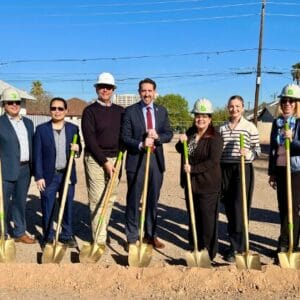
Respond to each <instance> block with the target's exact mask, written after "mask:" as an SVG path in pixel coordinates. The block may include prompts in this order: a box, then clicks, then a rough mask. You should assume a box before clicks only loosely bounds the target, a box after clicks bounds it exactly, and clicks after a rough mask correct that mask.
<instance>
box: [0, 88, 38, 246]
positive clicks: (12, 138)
mask: <svg viewBox="0 0 300 300" xmlns="http://www.w3.org/2000/svg"><path fill="white" fill-rule="evenodd" d="M1 102H2V106H3V108H4V111H5V113H4V114H3V115H2V116H1V117H0V156H1V163H2V177H3V198H4V209H5V219H6V220H5V221H6V226H5V234H6V235H7V234H12V235H13V237H14V238H15V241H16V242H22V243H25V244H33V243H35V240H34V239H33V238H31V237H30V236H28V235H27V234H26V216H25V209H26V199H27V192H28V188H29V184H30V177H31V162H32V138H33V131H34V129H33V123H32V121H31V120H29V119H27V118H25V117H21V116H20V110H21V97H20V95H19V93H18V92H17V91H16V90H15V89H13V88H6V89H4V90H3V92H2V95H1ZM8 216H11V220H10V219H9V218H8ZM10 221H13V223H14V226H13V228H11V227H10Z"/></svg>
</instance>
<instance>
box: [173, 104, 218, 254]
mask: <svg viewBox="0 0 300 300" xmlns="http://www.w3.org/2000/svg"><path fill="white" fill-rule="evenodd" d="M192 113H193V114H194V124H193V126H192V127H190V128H189V129H188V130H187V132H186V134H182V135H181V136H180V138H179V141H178V143H177V144H176V150H177V151H178V152H179V153H181V154H182V168H181V186H182V187H183V188H184V189H185V196H186V200H187V195H188V192H187V184H186V174H185V173H190V175H191V183H192V193H193V201H194V208H195V219H196V229H197V237H198V249H199V250H202V249H207V250H208V253H209V255H210V258H211V259H213V258H214V257H215V255H216V253H217V221H218V206H219V205H218V204H219V192H220V189H221V168H220V159H221V155H222V150H223V141H222V138H221V136H220V134H219V133H218V132H217V131H216V130H215V129H214V127H213V125H212V118H211V116H212V113H213V109H212V105H211V102H210V101H209V100H207V99H199V100H197V101H196V102H195V104H194V109H193V110H192ZM183 141H187V144H188V153H189V163H188V164H185V163H184V161H183V145H182V142H183ZM186 202H187V209H188V210H189V205H188V201H186ZM189 242H190V245H191V246H193V240H192V233H191V226H189Z"/></svg>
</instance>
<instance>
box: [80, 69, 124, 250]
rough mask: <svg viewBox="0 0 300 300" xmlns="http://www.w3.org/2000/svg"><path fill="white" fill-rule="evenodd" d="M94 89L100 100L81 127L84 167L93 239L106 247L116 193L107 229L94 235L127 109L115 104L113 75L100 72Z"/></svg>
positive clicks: (90, 107) (87, 111) (83, 116)
mask: <svg viewBox="0 0 300 300" xmlns="http://www.w3.org/2000/svg"><path fill="white" fill-rule="evenodd" d="M94 87H95V88H96V93H97V95H98V99H97V101H96V102H94V103H93V104H91V105H89V106H88V107H86V108H85V109H84V111H83V115H82V124H81V125H82V133H83V137H84V140H85V153H84V166H85V175H86V184H87V190H88V198H89V206H90V213H91V222H92V232H93V239H94V241H95V242H97V243H98V244H101V245H105V243H106V239H107V225H108V222H109V219H110V215H111V211H112V206H113V202H114V200H115V199H116V194H117V191H116V190H115V191H114V192H113V193H112V195H111V198H110V200H109V204H108V208H107V213H106V216H105V222H106V226H104V227H103V229H102V230H101V232H100V234H99V236H98V237H97V240H95V238H96V237H95V232H96V228H97V225H98V220H99V215H100V212H101V210H102V204H103V201H102V200H103V196H104V192H105V186H106V184H107V182H108V180H109V178H110V177H111V176H112V174H113V172H114V170H115V168H114V164H115V161H116V157H117V153H118V151H119V150H120V143H119V135H120V127H121V119H122V115H123V112H124V109H123V107H121V106H119V105H116V104H114V103H112V96H113V92H114V90H115V89H116V87H117V86H116V84H115V79H114V77H113V75H111V74H110V73H101V74H100V75H99V77H98V81H97V82H96V83H95V84H94Z"/></svg>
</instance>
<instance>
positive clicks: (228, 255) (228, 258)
mask: <svg viewBox="0 0 300 300" xmlns="http://www.w3.org/2000/svg"><path fill="white" fill-rule="evenodd" d="M236 254H237V252H236V251H229V252H228V253H226V254H225V255H224V256H223V259H224V260H226V261H228V262H230V263H233V262H235V255H236Z"/></svg>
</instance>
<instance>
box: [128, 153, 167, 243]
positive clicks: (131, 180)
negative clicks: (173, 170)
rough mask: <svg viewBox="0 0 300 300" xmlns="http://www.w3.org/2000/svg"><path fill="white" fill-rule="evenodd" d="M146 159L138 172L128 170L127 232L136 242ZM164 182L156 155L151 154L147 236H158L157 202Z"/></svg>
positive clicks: (146, 222)
mask: <svg viewBox="0 0 300 300" xmlns="http://www.w3.org/2000/svg"><path fill="white" fill-rule="evenodd" d="M145 161H146V155H144V158H143V161H142V163H141V165H140V167H139V168H138V170H137V172H128V171H127V173H126V174H127V186H128V190H127V197H126V202H127V205H126V212H125V219H126V221H125V232H126V237H127V241H128V242H129V243H135V242H136V241H137V240H138V239H139V224H140V210H139V208H140V200H141V197H142V192H143V185H144V177H145ZM162 182H163V173H162V172H161V171H160V169H159V166H158V163H157V159H156V157H155V155H153V154H151V158H150V167H149V184H148V193H147V206H146V216H145V226H144V230H145V235H144V236H145V237H147V238H154V237H156V228H157V204H158V199H159V195H160V188H161V186H162Z"/></svg>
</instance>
